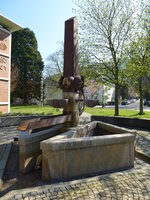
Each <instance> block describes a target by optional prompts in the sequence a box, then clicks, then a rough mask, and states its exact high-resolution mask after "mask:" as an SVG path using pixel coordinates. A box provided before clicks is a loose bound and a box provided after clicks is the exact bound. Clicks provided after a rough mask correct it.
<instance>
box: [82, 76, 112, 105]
mask: <svg viewBox="0 0 150 200" xmlns="http://www.w3.org/2000/svg"><path fill="white" fill-rule="evenodd" d="M84 94H85V98H86V99H98V100H99V102H100V103H101V104H106V103H109V102H114V99H115V88H114V87H113V86H112V87H109V86H105V85H104V84H103V83H98V84H97V83H96V82H94V81H93V80H91V81H89V82H88V84H87V86H86V87H85V89H84Z"/></svg>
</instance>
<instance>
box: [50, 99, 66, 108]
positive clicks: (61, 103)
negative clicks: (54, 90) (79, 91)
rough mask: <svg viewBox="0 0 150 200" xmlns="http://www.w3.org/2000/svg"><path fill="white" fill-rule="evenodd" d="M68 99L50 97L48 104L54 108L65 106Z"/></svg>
mask: <svg viewBox="0 0 150 200" xmlns="http://www.w3.org/2000/svg"><path fill="white" fill-rule="evenodd" d="M67 103H68V99H48V100H47V104H48V105H50V106H52V107H54V108H63V107H65V106H66V105H67Z"/></svg>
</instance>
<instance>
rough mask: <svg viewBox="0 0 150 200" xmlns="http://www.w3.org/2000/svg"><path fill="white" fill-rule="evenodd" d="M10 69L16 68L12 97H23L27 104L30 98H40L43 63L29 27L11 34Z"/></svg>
mask: <svg viewBox="0 0 150 200" xmlns="http://www.w3.org/2000/svg"><path fill="white" fill-rule="evenodd" d="M11 63H12V65H11V66H12V70H13V69H14V67H15V70H16V68H17V80H18V81H17V85H16V87H15V90H13V92H12V93H11V97H12V99H14V100H15V99H16V98H17V97H19V98H21V99H23V102H24V104H27V103H28V102H29V100H30V99H31V98H36V99H40V91H41V90H40V87H41V78H42V70H43V68H44V63H43V61H42V57H41V55H40V52H39V51H38V46H37V40H36V37H35V34H34V32H33V31H31V30H30V29H29V28H25V29H22V30H20V31H18V32H14V33H13V35H12V57H11Z"/></svg>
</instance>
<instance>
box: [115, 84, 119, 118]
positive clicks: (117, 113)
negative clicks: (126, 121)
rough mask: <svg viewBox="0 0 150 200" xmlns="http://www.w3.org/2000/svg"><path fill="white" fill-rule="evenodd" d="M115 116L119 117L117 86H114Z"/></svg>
mask: <svg viewBox="0 0 150 200" xmlns="http://www.w3.org/2000/svg"><path fill="white" fill-rule="evenodd" d="M115 116H119V85H118V84H116V85H115Z"/></svg>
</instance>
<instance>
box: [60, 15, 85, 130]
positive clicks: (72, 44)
mask: <svg viewBox="0 0 150 200" xmlns="http://www.w3.org/2000/svg"><path fill="white" fill-rule="evenodd" d="M82 84H83V81H82V78H81V76H80V75H79V67H78V21H77V17H73V18H70V19H68V20H67V21H65V38H64V71H63V77H61V79H60V81H59V86H60V88H61V89H62V90H63V96H64V98H67V99H69V101H68V104H67V105H66V106H65V107H64V110H63V113H64V114H70V113H71V114H72V120H71V126H77V125H78V121H79V108H78V101H77V99H78V98H79V90H80V89H81V87H82Z"/></svg>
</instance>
